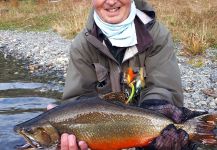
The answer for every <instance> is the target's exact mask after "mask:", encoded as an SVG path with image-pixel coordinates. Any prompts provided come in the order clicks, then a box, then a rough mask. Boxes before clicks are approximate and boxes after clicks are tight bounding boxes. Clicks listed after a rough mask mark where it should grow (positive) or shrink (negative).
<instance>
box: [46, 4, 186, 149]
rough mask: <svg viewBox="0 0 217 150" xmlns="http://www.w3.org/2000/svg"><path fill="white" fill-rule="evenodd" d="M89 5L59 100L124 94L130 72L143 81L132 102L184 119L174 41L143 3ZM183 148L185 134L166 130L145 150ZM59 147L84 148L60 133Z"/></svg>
mask: <svg viewBox="0 0 217 150" xmlns="http://www.w3.org/2000/svg"><path fill="white" fill-rule="evenodd" d="M92 6H93V10H92V11H91V12H90V16H89V18H88V21H87V25H86V27H85V28H84V30H83V31H81V32H80V33H79V34H78V35H77V36H76V38H75V39H74V41H73V43H72V47H71V51H70V60H69V67H68V72H67V78H66V85H65V89H64V94H63V99H64V100H74V99H75V98H76V97H79V96H82V95H87V94H90V93H91V94H90V95H100V96H101V97H103V96H104V95H106V94H113V93H117V92H121V91H122V92H127V91H129V90H126V89H127V88H126V83H124V82H123V78H124V73H125V72H126V70H127V69H128V68H132V69H133V72H134V73H135V72H137V75H138V72H139V73H140V77H141V76H142V78H143V79H141V83H142V81H144V83H143V84H140V87H139V88H138V90H137V94H136V95H133V99H134V101H133V102H132V103H131V104H132V105H136V106H140V107H143V108H146V109H152V110H155V111H158V112H159V113H163V114H165V115H166V116H168V117H169V118H171V119H172V120H174V121H175V122H181V121H184V120H185V119H186V118H187V117H186V116H185V115H184V113H183V109H179V108H178V107H176V106H179V107H180V106H182V105H183V95H182V88H181V80H180V73H179V68H178V65H177V61H176V56H175V52H174V49H173V42H172V40H171V36H170V34H169V31H168V30H167V29H166V28H165V27H164V26H163V25H162V24H160V23H159V22H158V21H156V18H155V12H154V11H153V10H152V8H151V7H150V6H149V5H148V4H147V2H146V1H145V0H135V1H133V0H92ZM138 68H139V69H138ZM136 70H137V71H136ZM138 70H142V73H141V72H140V71H138ZM135 76H136V75H135ZM128 89H129V87H128ZM138 91H139V92H138ZM125 94H126V95H127V94H128V95H129V94H132V93H129V92H128V93H125ZM128 98H129V97H128ZM49 107H50V106H49ZM184 111H185V110H184ZM187 113H188V111H187ZM187 144H188V135H187V133H185V132H184V131H181V130H177V129H176V128H175V127H174V126H169V127H168V128H166V129H165V130H164V131H163V132H162V136H160V137H159V138H157V139H156V140H155V141H154V142H153V143H152V144H151V146H150V147H149V149H151V148H152V149H161V150H165V149H167V150H169V149H171V150H172V149H176V150H179V149H180V150H181V149H185V147H186V145H187ZM61 149H62V150H77V149H81V150H86V149H88V145H87V144H86V143H85V142H84V141H79V142H78V144H77V142H76V137H75V136H74V135H68V134H63V135H62V137H61Z"/></svg>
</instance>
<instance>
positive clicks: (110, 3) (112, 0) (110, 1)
mask: <svg viewBox="0 0 217 150" xmlns="http://www.w3.org/2000/svg"><path fill="white" fill-rule="evenodd" d="M116 2H117V0H106V3H107V4H108V5H114V4H115V3H116Z"/></svg>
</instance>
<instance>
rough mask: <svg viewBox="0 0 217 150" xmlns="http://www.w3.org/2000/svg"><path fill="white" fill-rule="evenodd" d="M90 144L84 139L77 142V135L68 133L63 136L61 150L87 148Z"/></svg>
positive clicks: (84, 149) (83, 149)
mask: <svg viewBox="0 0 217 150" xmlns="http://www.w3.org/2000/svg"><path fill="white" fill-rule="evenodd" d="M87 149H88V146H87V144H86V143H85V142H84V141H79V142H78V144H77V140H76V137H75V136H74V135H72V134H70V135H68V134H67V133H64V134H62V136H61V150H87Z"/></svg>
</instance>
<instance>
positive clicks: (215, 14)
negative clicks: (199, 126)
mask: <svg viewBox="0 0 217 150" xmlns="http://www.w3.org/2000/svg"><path fill="white" fill-rule="evenodd" d="M16 1H17V0H11V3H4V2H2V1H0V29H20V30H37V31H45V30H48V29H53V30H54V31H56V32H59V33H60V34H61V35H62V36H64V37H67V38H70V37H73V36H74V35H76V34H77V33H78V32H79V31H80V30H81V29H82V28H83V27H84V25H85V22H86V18H87V15H88V12H89V9H90V5H91V1H90V0H62V1H60V2H56V3H48V2H47V0H35V1H34V0H22V1H19V3H17V2H16ZM149 2H150V3H151V4H152V5H153V7H154V8H155V10H156V12H157V16H158V19H159V20H161V21H162V22H163V23H164V24H165V25H166V26H167V27H168V28H169V29H170V30H171V32H172V34H173V36H174V38H175V39H176V40H177V41H179V42H182V43H183V44H184V53H185V54H186V55H189V56H195V55H201V54H203V53H204V52H205V50H206V49H207V47H216V45H217V1H216V0H160V1H159V0H150V1H149Z"/></svg>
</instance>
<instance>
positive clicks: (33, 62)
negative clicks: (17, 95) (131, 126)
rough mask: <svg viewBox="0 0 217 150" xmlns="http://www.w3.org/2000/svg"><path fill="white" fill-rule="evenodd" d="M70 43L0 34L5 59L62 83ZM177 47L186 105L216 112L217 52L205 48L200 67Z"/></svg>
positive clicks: (46, 35)
mask: <svg viewBox="0 0 217 150" xmlns="http://www.w3.org/2000/svg"><path fill="white" fill-rule="evenodd" d="M70 43H71V40H66V39H63V38H62V37H60V36H59V35H58V34H56V33H53V32H18V31H0V52H2V53H3V54H4V56H5V58H6V59H7V57H8V56H13V57H14V58H16V59H21V60H24V61H25V62H26V63H25V64H24V65H25V67H26V68H27V69H28V70H29V71H30V72H31V73H32V74H33V75H36V76H43V75H50V74H53V75H55V76H57V77H58V80H59V82H60V83H61V82H64V78H65V75H66V69H67V64H68V54H69V53H68V51H69V46H70ZM180 49H181V45H179V44H176V50H177V58H178V62H179V67H180V70H181V77H182V84H183V90H184V96H185V106H186V107H188V108H192V109H205V110H209V111H214V110H217V109H216V108H217V49H211V48H210V49H207V50H206V54H205V55H204V56H203V57H201V58H200V61H201V64H200V66H196V65H194V64H192V63H189V60H190V59H192V58H188V57H185V56H182V55H181V50H180Z"/></svg>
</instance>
